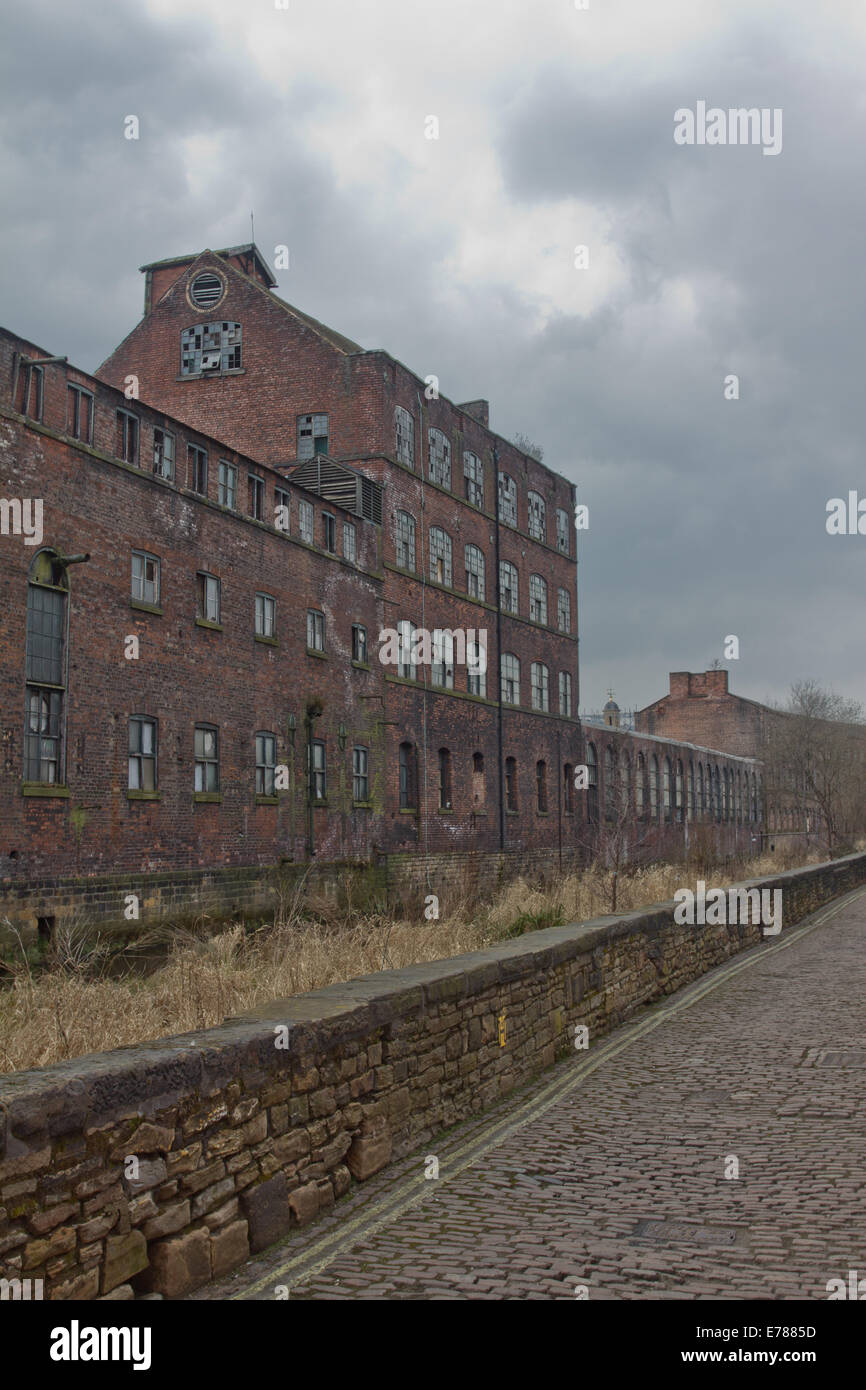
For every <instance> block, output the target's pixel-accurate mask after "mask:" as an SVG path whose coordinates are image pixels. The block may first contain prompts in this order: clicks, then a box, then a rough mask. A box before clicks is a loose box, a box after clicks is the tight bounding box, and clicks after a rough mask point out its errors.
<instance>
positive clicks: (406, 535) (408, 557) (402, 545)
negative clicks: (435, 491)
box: [394, 512, 415, 573]
mask: <svg viewBox="0 0 866 1390" xmlns="http://www.w3.org/2000/svg"><path fill="white" fill-rule="evenodd" d="M396 522H397V524H396V528H395V533H394V534H395V540H396V542H397V564H398V565H399V566H400V569H403V570H411V571H412V572H413V573H414V571H415V518H414V517H413V516H411V515H410V514H409V512H398V513H397V518H396Z"/></svg>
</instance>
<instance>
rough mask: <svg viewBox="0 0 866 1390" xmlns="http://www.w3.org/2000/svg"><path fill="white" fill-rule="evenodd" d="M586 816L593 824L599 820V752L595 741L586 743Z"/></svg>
mask: <svg viewBox="0 0 866 1390" xmlns="http://www.w3.org/2000/svg"><path fill="white" fill-rule="evenodd" d="M586 818H587V820H588V821H590V822H591V823H592V824H595V822H596V821H597V820H598V754H597V753H596V751H595V744H594V743H588V744H587V745H586Z"/></svg>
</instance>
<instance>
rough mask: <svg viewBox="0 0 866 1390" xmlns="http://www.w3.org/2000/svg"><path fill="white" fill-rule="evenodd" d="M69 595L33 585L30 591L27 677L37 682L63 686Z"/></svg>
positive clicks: (28, 601)
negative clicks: (67, 599) (67, 600)
mask: <svg viewBox="0 0 866 1390" xmlns="http://www.w3.org/2000/svg"><path fill="white" fill-rule="evenodd" d="M65 628H66V595H65V594H64V593H61V592H60V591H59V590H57V589H48V588H43V587H42V585H41V584H30V585H29V586H28V590H27V650H26V660H25V671H26V679H27V680H28V681H35V682H36V683H37V685H64V684H65V682H64V679H63V643H64V639H65V636H66V632H65Z"/></svg>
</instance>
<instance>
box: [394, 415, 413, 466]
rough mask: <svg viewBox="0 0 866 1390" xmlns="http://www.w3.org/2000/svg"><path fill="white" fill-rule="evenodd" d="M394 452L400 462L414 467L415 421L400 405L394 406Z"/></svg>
mask: <svg viewBox="0 0 866 1390" xmlns="http://www.w3.org/2000/svg"><path fill="white" fill-rule="evenodd" d="M394 453H395V454H396V455H397V458H398V460H399V461H400V463H405V464H406V466H407V467H408V468H414V467H415V421H414V420H413V418H412V416H411V415H410V414H409V412H408V410H404V409H403V407H402V405H398V406H395V407H394Z"/></svg>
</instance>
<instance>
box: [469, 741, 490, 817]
mask: <svg viewBox="0 0 866 1390" xmlns="http://www.w3.org/2000/svg"><path fill="white" fill-rule="evenodd" d="M486 802H487V787H486V785H485V781H484V754H483V753H473V754H472V808H473V810H475V811H483V810H484V807H485V805H486Z"/></svg>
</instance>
